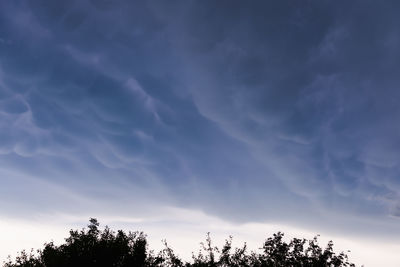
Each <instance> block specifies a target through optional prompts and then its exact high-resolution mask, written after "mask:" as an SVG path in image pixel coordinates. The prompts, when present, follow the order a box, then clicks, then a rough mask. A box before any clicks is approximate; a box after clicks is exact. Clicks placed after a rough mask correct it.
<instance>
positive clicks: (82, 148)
mask: <svg viewBox="0 0 400 267" xmlns="http://www.w3.org/2000/svg"><path fill="white" fill-rule="evenodd" d="M360 5H362V6H363V8H359V6H360ZM395 5H397V4H395ZM0 9H1V11H0V12H1V23H0V47H1V49H0V137H1V138H0V170H1V173H2V175H1V176H0V177H1V182H2V188H5V189H4V192H3V193H4V194H1V197H0V199H1V201H2V203H3V204H2V207H3V209H2V212H3V213H4V216H32V215H34V214H35V213H37V212H42V213H51V212H54V211H56V210H57V211H60V209H62V210H63V211H65V212H68V213H82V212H84V211H85V212H86V211H89V210H93V209H95V207H96V205H98V204H99V203H101V205H100V206H101V210H102V211H104V210H106V211H107V212H106V213H109V214H112V215H118V214H121V213H123V214H126V215H129V214H130V213H131V212H135V213H137V214H138V216H140V215H141V214H142V213H146V212H147V211H149V210H151V211H153V212H154V213H156V212H157V209H156V207H157V206H158V205H161V203H162V204H163V205H164V204H168V205H171V206H177V207H184V208H186V209H193V210H202V211H204V212H206V213H207V214H213V215H218V216H220V217H221V218H224V219H225V220H228V221H231V222H236V223H237V222H240V223H248V222H265V221H268V222H274V223H292V224H296V225H299V226H304V227H306V226H307V227H313V229H324V228H326V229H331V230H332V231H341V232H346V233H347V232H351V231H357V233H359V234H362V233H366V232H367V231H368V233H371V232H373V233H374V234H376V235H382V236H383V235H384V236H385V237H387V236H389V235H390V236H391V237H392V238H396V237H398V234H399V228H398V227H397V225H398V222H397V218H396V217H398V214H399V211H398V210H399V208H398V207H399V203H400V202H399V201H400V198H399V192H400V191H399V179H398V174H399V162H398V158H399V151H400V150H399V149H398V144H399V138H398V130H399V129H398V126H397V124H396V123H395V122H394V118H397V116H398V115H399V111H400V110H399V108H398V100H399V93H398V92H397V91H398V90H397V87H398V86H399V84H400V81H399V78H398V74H397V72H396V70H397V69H398V68H399V67H400V66H398V64H399V63H398V62H399V61H398V60H397V59H398V57H399V53H398V52H397V47H398V41H399V40H398V38H397V37H396V36H397V32H398V25H397V24H398V19H397V13H396V12H394V10H395V8H393V7H389V6H386V5H380V6H377V4H375V3H372V2H369V3H361V2H355V3H352V4H348V3H347V4H346V5H345V4H344V3H343V4H342V3H339V4H337V3H335V4H334V3H333V2H329V1H328V2H320V3H308V4H296V3H289V2H288V3H284V2H279V3H255V4H254V5H246V6H245V5H244V4H243V3H239V2H234V3H231V2H229V3H228V2H218V3H215V2H201V3H200V2H185V3H184V4H182V3H177V2H176V3H171V4H170V5H168V6H167V5H164V4H162V3H156V2H147V3H145V4H138V3H134V4H129V3H122V2H120V3H115V2H108V1H69V2H68V3H67V2H66V3H65V4H59V3H57V4H54V3H53V2H51V1H35V2H27V1H7V2H3V3H2V4H1V8H0ZM23 184H25V186H21V185H23ZM28 185H29V186H28ZM39 185H40V186H39ZM30 189H32V190H30ZM33 189H34V190H33ZM7 192H8V193H7ZM12 192H14V193H12ZM54 198H58V200H57V201H54ZM5 203H13V206H12V208H10V207H9V205H6V204H5ZM26 203H31V204H32V206H30V205H28V204H26ZM68 203H75V204H76V203H81V204H80V205H78V204H76V205H75V204H68ZM126 205H128V206H130V207H131V208H128V209H123V208H120V207H122V206H124V207H125V206H126ZM77 206H79V207H81V209H80V210H76V207H77ZM144 206H145V207H144ZM35 207H36V208H35ZM95 210H97V209H95ZM110 216H111V215H110ZM378 222H379V223H378Z"/></svg>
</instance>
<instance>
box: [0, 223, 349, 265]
mask: <svg viewBox="0 0 400 267" xmlns="http://www.w3.org/2000/svg"><path fill="white" fill-rule="evenodd" d="M283 237H284V235H283V233H281V232H278V233H276V234H274V235H273V237H270V238H268V239H267V240H265V242H264V244H263V246H262V248H261V252H260V253H258V252H255V251H252V252H248V251H247V246H246V244H244V245H243V246H242V247H240V248H233V247H232V237H229V239H227V240H226V241H225V244H224V245H223V247H222V248H221V249H220V248H218V247H216V246H213V244H212V241H211V237H210V234H209V233H208V234H207V237H206V241H205V243H201V247H200V250H199V252H198V253H197V254H196V255H195V254H194V253H193V254H192V262H184V261H182V260H181V259H180V258H179V257H178V256H176V254H175V253H174V251H173V249H172V248H171V247H169V246H168V244H167V242H166V241H165V240H164V241H163V243H164V249H163V250H161V251H160V252H158V253H157V255H155V254H154V252H153V251H149V250H148V244H147V239H146V235H145V234H143V233H142V232H128V233H125V232H124V231H122V230H118V231H117V232H114V231H112V230H111V229H110V228H108V227H107V226H106V227H105V228H104V230H100V229H99V223H98V222H97V220H96V219H93V218H92V219H90V223H89V225H88V227H87V229H85V228H84V229H82V230H80V231H78V230H71V231H70V232H69V237H67V238H66V239H65V243H64V244H62V245H59V246H56V245H55V244H54V243H53V242H50V243H46V244H45V245H44V248H43V250H38V251H36V253H35V252H34V251H30V252H29V253H28V252H26V251H22V252H20V253H19V255H18V256H17V257H16V258H15V259H14V260H11V258H9V260H8V262H5V263H4V267H73V266H85V267H99V266H107V267H108V266H110V267H111V266H115V267H128V266H129V267H161V266H166V267H253V266H254V267H281V266H282V267H283V266H285V267H286V266H291V267H345V266H354V264H352V263H349V262H348V257H347V255H346V254H344V253H343V252H342V253H340V254H338V255H337V254H335V253H334V252H333V243H332V241H330V242H329V243H328V244H327V246H326V248H325V249H322V248H321V247H320V246H319V245H318V241H317V237H315V238H314V239H312V240H309V241H307V240H306V239H297V238H294V239H292V240H291V241H290V242H289V243H286V242H285V241H284V240H283Z"/></svg>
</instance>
